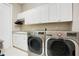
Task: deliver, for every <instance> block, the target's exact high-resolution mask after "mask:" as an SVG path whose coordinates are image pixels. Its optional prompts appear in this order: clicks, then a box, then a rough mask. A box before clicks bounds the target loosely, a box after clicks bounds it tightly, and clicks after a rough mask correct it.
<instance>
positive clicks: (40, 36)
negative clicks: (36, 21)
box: [28, 31, 45, 56]
mask: <svg viewBox="0 0 79 59" xmlns="http://www.w3.org/2000/svg"><path fill="white" fill-rule="evenodd" d="M44 39H45V32H44V31H33V32H28V55H29V56H43V55H44Z"/></svg>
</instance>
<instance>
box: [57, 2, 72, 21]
mask: <svg viewBox="0 0 79 59" xmlns="http://www.w3.org/2000/svg"><path fill="white" fill-rule="evenodd" d="M57 8H58V9H57V18H58V19H59V21H60V22H63V21H72V3H58V5H57Z"/></svg>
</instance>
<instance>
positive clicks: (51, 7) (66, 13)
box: [18, 3, 72, 24]
mask: <svg viewBox="0 0 79 59" xmlns="http://www.w3.org/2000/svg"><path fill="white" fill-rule="evenodd" d="M18 18H24V19H25V24H39V23H50V22H67V21H72V3H50V4H47V3H46V4H44V5H41V6H39V7H36V8H33V9H30V10H28V11H25V12H23V13H21V14H19V15H18Z"/></svg>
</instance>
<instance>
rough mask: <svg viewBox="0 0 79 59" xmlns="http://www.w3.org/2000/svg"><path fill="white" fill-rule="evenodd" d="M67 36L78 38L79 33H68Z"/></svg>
mask: <svg viewBox="0 0 79 59" xmlns="http://www.w3.org/2000/svg"><path fill="white" fill-rule="evenodd" d="M67 36H73V37H76V36H77V33H67Z"/></svg>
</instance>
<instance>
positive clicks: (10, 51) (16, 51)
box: [5, 47, 28, 56]
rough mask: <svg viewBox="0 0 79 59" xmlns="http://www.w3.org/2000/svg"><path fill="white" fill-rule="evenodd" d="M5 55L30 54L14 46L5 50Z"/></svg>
mask: <svg viewBox="0 0 79 59" xmlns="http://www.w3.org/2000/svg"><path fill="white" fill-rule="evenodd" d="M5 56H28V53H26V52H24V51H21V50H19V49H17V48H14V47H13V48H9V49H7V50H6V51H5Z"/></svg>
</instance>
